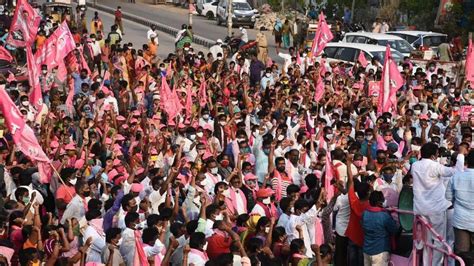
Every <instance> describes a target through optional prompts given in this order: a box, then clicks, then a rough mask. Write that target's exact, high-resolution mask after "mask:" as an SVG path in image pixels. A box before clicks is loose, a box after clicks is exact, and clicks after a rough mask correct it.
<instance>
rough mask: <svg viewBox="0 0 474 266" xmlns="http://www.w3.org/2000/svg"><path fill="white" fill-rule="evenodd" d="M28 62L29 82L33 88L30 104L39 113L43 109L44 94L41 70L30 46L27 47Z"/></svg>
mask: <svg viewBox="0 0 474 266" xmlns="http://www.w3.org/2000/svg"><path fill="white" fill-rule="evenodd" d="M26 61H27V65H28V81H29V83H30V87H31V94H30V97H29V99H30V103H31V104H32V105H33V107H34V108H35V109H36V110H37V111H38V113H39V112H41V109H42V108H43V94H42V93H41V84H40V82H39V77H40V75H39V69H38V66H37V65H36V64H35V60H34V57H33V51H31V47H30V46H27V47H26Z"/></svg>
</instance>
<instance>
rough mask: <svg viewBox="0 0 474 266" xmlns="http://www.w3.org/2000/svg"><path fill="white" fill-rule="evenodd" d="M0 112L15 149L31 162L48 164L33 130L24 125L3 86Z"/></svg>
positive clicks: (0, 92) (0, 94)
mask: <svg viewBox="0 0 474 266" xmlns="http://www.w3.org/2000/svg"><path fill="white" fill-rule="evenodd" d="M0 110H1V111H2V113H3V116H4V117H5V123H6V125H7V128H8V130H9V132H10V134H11V135H12V138H13V141H14V142H15V144H16V146H17V148H18V149H19V150H20V151H21V152H23V153H24V154H25V155H26V156H28V157H29V158H30V159H32V160H36V161H42V162H48V161H49V158H48V156H46V154H45V153H44V152H43V149H42V148H41V146H40V145H39V143H38V140H37V139H36V136H35V133H34V132H33V129H31V128H30V127H29V126H28V125H27V124H26V123H25V121H24V120H23V117H22V115H21V113H20V111H19V110H18V107H17V106H16V105H15V104H14V103H13V101H12V100H11V99H10V96H9V95H8V93H7V92H6V91H5V87H4V86H2V87H0Z"/></svg>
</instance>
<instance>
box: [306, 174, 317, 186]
mask: <svg viewBox="0 0 474 266" xmlns="http://www.w3.org/2000/svg"><path fill="white" fill-rule="evenodd" d="M304 181H305V183H306V186H308V190H311V189H313V188H316V187H318V185H319V180H318V177H317V176H316V175H315V174H308V175H306V177H305V178H304Z"/></svg>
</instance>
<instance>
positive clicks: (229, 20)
mask: <svg viewBox="0 0 474 266" xmlns="http://www.w3.org/2000/svg"><path fill="white" fill-rule="evenodd" d="M227 4H228V6H227V36H229V37H231V36H232V13H233V10H232V0H228V1H227Z"/></svg>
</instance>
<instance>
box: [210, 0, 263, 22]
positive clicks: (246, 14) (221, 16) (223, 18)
mask: <svg viewBox="0 0 474 266" xmlns="http://www.w3.org/2000/svg"><path fill="white" fill-rule="evenodd" d="M227 4H228V1H227V0H220V1H219V4H218V5H217V17H216V19H217V25H221V24H223V23H224V24H225V25H226V24H227V13H228V12H227V11H228V9H227ZM257 16H258V14H257V13H256V10H254V9H252V7H251V6H250V4H249V3H248V2H247V1H246V0H233V1H232V25H233V26H249V27H250V28H253V27H254V24H255V19H256V18H257Z"/></svg>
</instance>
